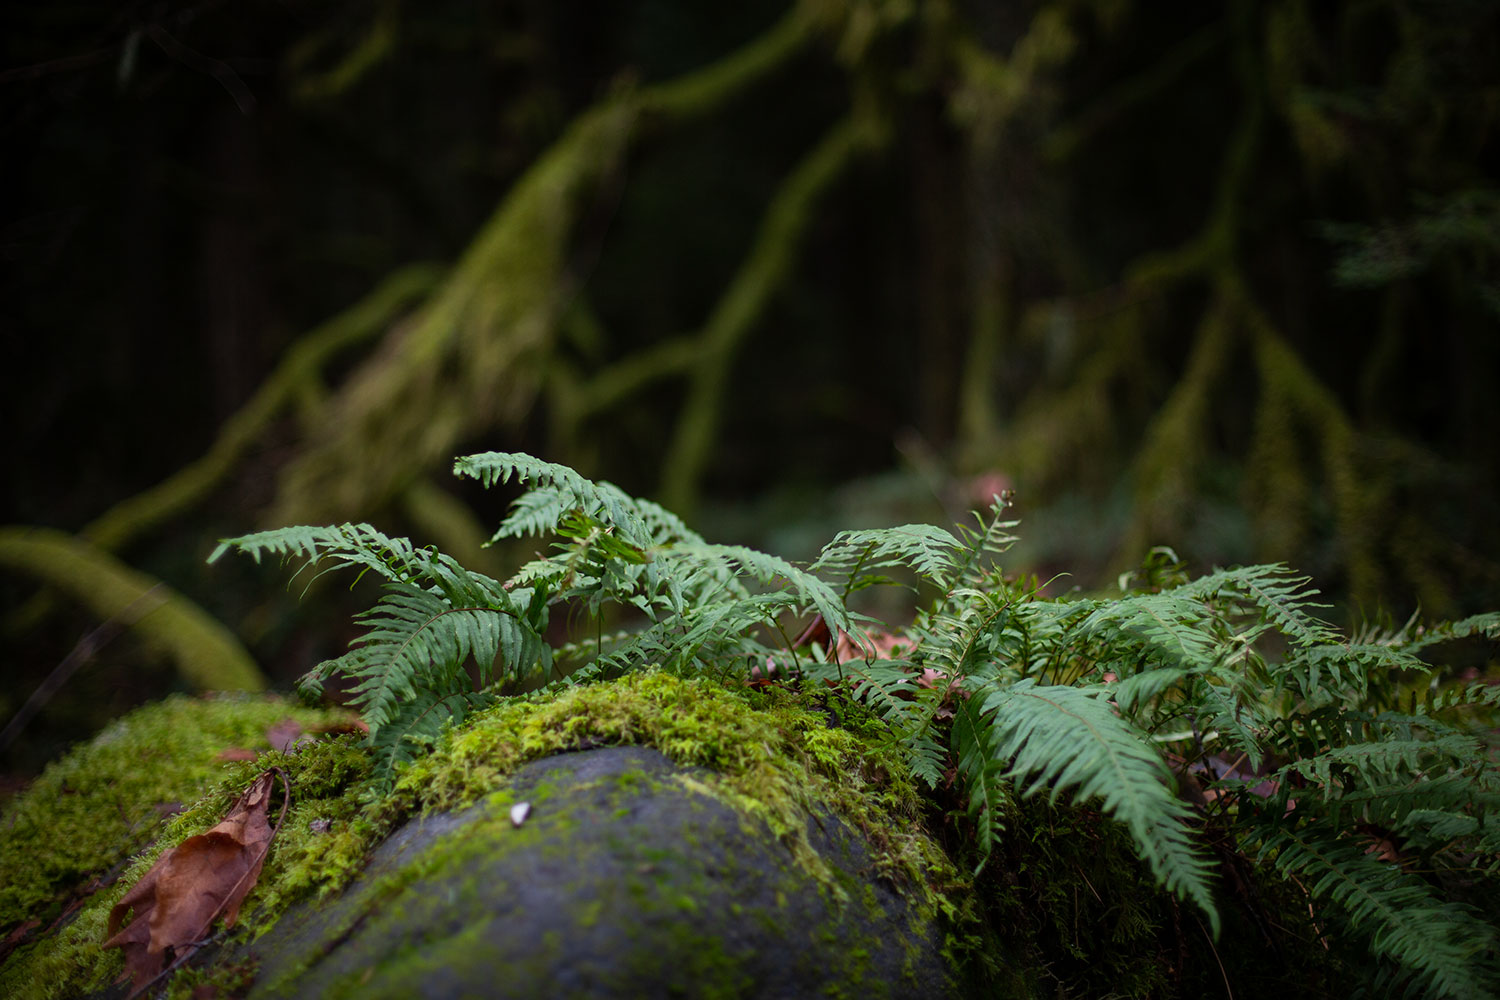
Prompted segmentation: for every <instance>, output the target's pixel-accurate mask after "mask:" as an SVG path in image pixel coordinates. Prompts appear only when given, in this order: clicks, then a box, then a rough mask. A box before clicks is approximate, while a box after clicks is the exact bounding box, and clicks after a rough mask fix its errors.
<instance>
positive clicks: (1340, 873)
mask: <svg viewBox="0 0 1500 1000" xmlns="http://www.w3.org/2000/svg"><path fill="white" fill-rule="evenodd" d="M1260 856H1261V857H1262V858H1267V857H1269V858H1271V859H1272V861H1273V862H1274V864H1275V866H1276V868H1277V869H1278V870H1279V871H1281V872H1282V873H1283V874H1286V875H1294V876H1300V877H1301V879H1302V880H1303V881H1304V882H1305V883H1306V884H1307V885H1308V889H1309V891H1310V892H1311V893H1312V894H1313V895H1314V896H1315V897H1320V898H1323V899H1327V900H1328V901H1330V902H1331V903H1333V904H1334V905H1335V906H1336V907H1337V909H1338V911H1339V912H1340V913H1341V914H1342V915H1343V916H1344V918H1345V920H1346V922H1347V923H1348V924H1349V926H1350V927H1351V928H1352V929H1353V930H1354V931H1355V932H1356V933H1357V934H1359V935H1360V936H1362V937H1364V938H1365V939H1366V940H1367V941H1368V947H1369V949H1370V951H1371V952H1372V953H1374V954H1376V955H1381V956H1387V957H1389V958H1390V959H1392V960H1394V961H1395V962H1397V963H1398V964H1399V965H1401V966H1402V967H1403V968H1404V969H1406V970H1408V971H1409V972H1410V973H1411V974H1412V975H1413V976H1415V977H1417V978H1418V979H1419V980H1420V982H1421V984H1422V986H1423V987H1424V988H1425V989H1424V992H1425V993H1426V995H1428V996H1433V997H1455V998H1471V1000H1481V998H1493V997H1495V995H1496V994H1495V991H1494V985H1495V983H1496V982H1500V968H1497V963H1496V955H1497V954H1500V941H1497V939H1496V934H1495V931H1494V929H1493V928H1492V927H1490V926H1488V925H1486V924H1485V923H1484V922H1483V920H1482V918H1480V917H1479V916H1478V915H1477V914H1476V913H1475V912H1474V911H1473V910H1471V909H1470V908H1469V907H1467V906H1464V905H1462V904H1460V903H1454V902H1445V901H1443V900H1441V899H1439V898H1437V897H1436V896H1435V895H1434V894H1433V891H1432V890H1431V888H1429V887H1428V886H1427V884H1426V883H1425V882H1423V881H1421V880H1420V879H1418V878H1416V877H1414V876H1412V875H1409V874H1407V873H1406V872H1404V871H1402V870H1401V868H1400V867H1399V866H1396V865H1390V864H1385V863H1383V862H1381V861H1379V860H1377V859H1376V858H1375V857H1374V856H1373V855H1370V854H1367V853H1366V852H1365V850H1364V848H1363V845H1360V844H1357V843H1351V842H1350V841H1349V839H1348V838H1341V837H1339V836H1338V834H1337V832H1336V831H1335V830H1333V829H1329V828H1327V827H1323V828H1319V829H1316V830H1308V829H1298V828H1294V827H1290V826H1288V825H1286V824H1285V823H1284V822H1280V823H1276V824H1275V825H1272V826H1270V827H1269V828H1268V832H1267V836H1266V839H1265V841H1264V843H1263V845H1262V847H1261V850H1260Z"/></svg>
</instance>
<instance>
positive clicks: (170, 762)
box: [0, 697, 334, 929]
mask: <svg viewBox="0 0 1500 1000" xmlns="http://www.w3.org/2000/svg"><path fill="white" fill-rule="evenodd" d="M285 718H292V719H295V720H297V721H298V722H299V723H300V724H302V725H303V726H304V727H308V728H311V727H315V726H318V725H326V724H327V723H329V722H331V721H332V720H333V718H334V716H333V715H331V714H330V713H328V712H321V711H315V710H311V709H306V708H301V707H295V706H293V705H291V704H289V703H287V702H285V701H282V700H281V699H277V698H214V699H192V698H185V697H174V698H168V699H167V700H166V701H163V702H161V703H159V704H156V705H151V706H148V707H146V708H143V709H141V710H139V711H137V712H134V713H132V714H130V715H128V716H126V717H124V718H122V719H120V720H118V721H116V722H115V723H114V724H112V725H111V726H109V727H108V728H107V729H105V730H104V731H103V732H101V733H100V734H99V735H98V736H97V737H96V738H95V739H94V740H93V741H92V742H90V743H88V744H85V745H83V746H80V747H78V748H77V749H75V750H74V751H73V752H71V753H70V754H68V755H67V756H66V757H64V758H63V759H61V760H59V761H57V762H56V763H54V764H52V765H51V766H49V767H48V768H47V770H46V771H45V772H44V773H43V774H42V776H41V777H39V778H38V779H37V780H36V782H35V783H33V784H32V785H31V787H30V788H29V789H27V790H26V792H24V793H23V794H22V795H20V796H18V797H17V798H16V799H15V800H13V801H12V802H11V803H9V805H8V806H7V807H6V809H5V811H4V814H3V818H0V929H8V928H11V927H13V926H15V925H16V924H19V923H21V922H22V921H24V920H28V919H35V920H42V921H44V922H45V921H50V920H51V919H52V918H53V917H55V916H56V914H57V912H58V910H59V909H60V908H61V906H62V905H63V904H64V903H65V902H66V901H67V894H68V891H69V890H71V889H74V888H76V887H79V886H80V885H81V884H82V883H85V882H86V881H87V880H89V879H91V878H94V877H96V876H99V875H103V874H104V873H105V872H107V871H108V870H109V869H110V868H112V867H114V866H116V865H117V864H119V863H120V862H121V861H123V860H124V859H125V858H127V857H129V856H130V854H131V853H132V852H134V851H137V850H139V849H140V848H141V847H143V846H144V845H145V844H147V843H148V842H150V841H151V840H152V839H154V838H155V837H156V836H157V835H158V833H159V832H160V829H161V827H162V825H163V823H164V821H165V820H166V818H167V817H168V816H169V815H170V814H171V813H172V812H174V811H176V810H177V809H178V808H180V805H181V804H182V803H190V802H192V801H193V800H195V799H197V798H198V797H199V796H200V795H202V794H203V793H204V791H205V790H206V789H207V788H208V787H209V786H210V785H212V784H213V783H214V782H215V781H216V780H217V779H219V778H221V777H222V776H223V775H224V773H225V767H226V765H225V764H224V763H223V762H221V761H220V760H219V759H218V756H219V754H220V753H221V752H222V751H224V750H226V749H229V748H231V747H240V748H245V749H251V750H255V749H265V748H266V747H268V746H269V745H270V744H269V742H268V740H267V738H266V735H265V732H266V730H267V729H268V728H270V727H271V726H272V725H275V724H276V723H277V722H279V721H281V720H282V719H285Z"/></svg>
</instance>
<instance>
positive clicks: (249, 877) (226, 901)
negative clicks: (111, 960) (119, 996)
mask: <svg viewBox="0 0 1500 1000" xmlns="http://www.w3.org/2000/svg"><path fill="white" fill-rule="evenodd" d="M278 773H279V772H277V771H265V772H262V773H261V774H260V775H259V776H257V777H256V779H255V781H254V782H252V783H251V785H250V787H249V788H247V789H246V790H245V793H244V794H243V795H241V796H240V797H239V799H238V800H236V802H235V803H234V805H233V806H232V807H231V808H230V810H229V812H228V814H226V815H225V817H224V819H223V820H222V821H220V823H219V824H218V825H217V826H215V827H214V828H213V829H211V830H209V831H208V832H207V833H201V834H198V835H197V836H194V837H189V838H188V839H186V840H184V841H183V842H182V843H181V844H178V845H177V846H176V847H174V848H172V849H171V850H170V851H167V852H166V853H164V854H163V855H162V856H161V857H160V858H158V859H157V861H156V864H154V865H152V866H151V870H150V871H148V872H147V873H146V874H145V875H143V876H142V877H141V880H140V881H139V882H137V883H136V884H135V885H134V886H132V887H131V889H130V891H129V892H127V893H126V894H125V895H124V897H123V898H121V900H120V901H119V902H118V903H116V904H115V906H114V909H112V910H110V913H109V927H108V930H107V931H106V933H107V934H108V935H109V938H108V940H106V941H105V942H104V947H106V948H119V949H121V950H122V951H123V952H124V953H125V971H126V973H127V974H128V975H129V976H130V979H131V996H136V995H138V994H139V993H140V992H141V991H142V990H143V989H144V988H145V987H146V986H147V985H148V984H150V983H151V982H152V981H153V980H154V979H156V977H157V976H159V975H160V974H161V973H162V972H163V971H165V970H166V969H167V968H168V962H169V961H170V962H172V963H174V964H176V963H179V962H181V961H182V960H184V959H185V958H186V957H187V956H188V955H189V954H191V953H192V952H193V950H194V949H195V948H197V946H198V945H199V944H200V943H201V942H202V940H203V939H204V938H205V937H206V936H207V934H208V930H209V927H210V926H212V924H213V922H214V921H215V920H216V919H218V918H219V917H220V916H223V918H224V926H226V927H231V926H233V925H234V920H235V917H236V916H238V915H239V910H240V904H241V903H242V902H243V901H244V899H245V895H246V894H247V893H248V892H249V891H250V890H251V888H253V887H254V885H255V881H256V879H257V878H259V877H260V869H261V865H262V864H264V863H265V860H266V852H267V851H268V850H270V847H271V840H272V838H273V837H274V836H275V835H276V831H275V830H273V829H272V828H271V824H270V820H269V818H268V815H267V814H268V809H269V806H270V802H271V786H272V784H273V783H274V781H275V779H276V775H277V774H278ZM282 785H283V788H286V787H287V786H286V776H285V775H282ZM289 798H290V791H289V790H288V793H287V799H289ZM287 805H288V801H283V802H282V806H281V819H284V818H285V817H286V809H287ZM281 819H278V820H277V821H276V829H280V827H281ZM127 914H133V918H132V919H131V921H130V923H129V924H126V925H125V926H124V928H123V929H122V928H121V924H123V923H124V921H125V917H126V915H127ZM122 978H123V977H122Z"/></svg>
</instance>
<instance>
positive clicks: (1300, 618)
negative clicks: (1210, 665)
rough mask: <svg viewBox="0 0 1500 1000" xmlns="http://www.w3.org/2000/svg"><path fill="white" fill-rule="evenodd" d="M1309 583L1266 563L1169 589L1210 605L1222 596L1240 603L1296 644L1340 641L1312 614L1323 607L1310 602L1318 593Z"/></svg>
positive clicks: (1218, 571) (1214, 574)
mask: <svg viewBox="0 0 1500 1000" xmlns="http://www.w3.org/2000/svg"><path fill="white" fill-rule="evenodd" d="M1309 582H1310V578H1309V577H1305V576H1296V575H1295V574H1293V572H1292V571H1291V570H1290V569H1288V568H1287V567H1286V566H1284V565H1282V564H1281V563H1266V564H1262V565H1258V566H1241V567H1237V568H1235V569H1221V570H1216V571H1214V572H1213V573H1210V574H1208V575H1207V576H1204V577H1199V578H1198V579H1197V580H1194V581H1192V582H1191V583H1186V584H1183V585H1182V586H1180V587H1175V588H1173V590H1172V593H1176V594H1179V595H1181V596H1183V597H1195V598H1198V599H1200V600H1204V601H1210V602H1212V601H1222V600H1223V599H1225V598H1226V597H1233V598H1239V599H1241V600H1244V601H1246V602H1248V604H1249V605H1250V606H1251V607H1252V608H1254V609H1256V610H1257V611H1258V612H1259V613H1260V615H1261V616H1262V617H1263V618H1264V619H1265V620H1266V621H1267V622H1268V623H1270V624H1272V625H1274V626H1275V627H1276V628H1277V629H1278V630H1279V631H1280V632H1281V633H1282V634H1283V635H1285V636H1287V637H1288V638H1289V639H1291V640H1292V641H1293V642H1294V643H1297V644H1298V645H1303V646H1314V645H1318V644H1320V643H1336V642H1339V641H1341V637H1340V636H1339V634H1338V633H1337V632H1336V631H1334V629H1333V628H1332V627H1331V626H1330V625H1329V624H1328V623H1327V622H1325V621H1323V620H1322V619H1320V618H1318V617H1317V616H1316V615H1314V614H1312V611H1313V610H1314V609H1318V608H1325V607H1327V605H1326V604H1317V603H1314V602H1313V600H1312V599H1313V598H1314V597H1316V596H1317V595H1318V592H1317V591H1316V590H1311V589H1309V588H1308V586H1307V585H1308V583H1309Z"/></svg>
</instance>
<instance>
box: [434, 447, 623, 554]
mask: <svg viewBox="0 0 1500 1000" xmlns="http://www.w3.org/2000/svg"><path fill="white" fill-rule="evenodd" d="M453 472H454V474H455V475H459V476H468V477H470V478H471V479H477V480H479V482H480V484H481V485H483V486H484V487H485V488H486V489H488V488H489V487H491V486H494V485H495V484H496V483H506V482H509V481H510V480H511V479H515V480H516V481H517V482H519V483H529V484H531V485H532V487H533V489H534V490H536V489H540V490H542V491H544V497H543V499H539V500H538V501H537V502H536V506H535V507H533V508H528V509H527V517H526V518H524V519H523V525H524V529H525V530H524V531H523V530H519V529H520V528H521V527H522V524H518V525H517V526H516V530H512V529H511V528H508V527H506V526H504V525H502V527H501V529H500V530H499V531H498V532H496V533H495V536H494V538H493V539H492V541H493V540H498V539H500V538H506V537H509V536H510V535H511V534H531V533H541V532H545V531H547V530H550V528H552V527H555V521H554V523H553V524H552V525H545V518H546V516H547V515H548V514H549V513H556V514H558V515H560V514H561V513H562V512H563V511H564V510H569V509H572V508H574V507H582V508H583V509H584V510H585V511H586V512H587V513H589V514H592V515H594V516H597V517H600V518H601V519H602V520H604V521H605V522H607V523H608V524H610V525H611V526H613V527H614V528H615V529H616V530H618V531H619V532H620V535H621V537H622V538H623V539H624V540H625V541H628V542H630V543H631V544H633V545H638V546H641V547H649V546H650V545H651V544H652V537H651V532H650V530H649V529H647V527H646V524H645V522H644V520H643V519H642V518H641V515H640V513H639V511H638V510H637V509H636V505H635V502H634V501H633V500H631V498H630V497H628V496H627V495H626V494H625V493H624V492H623V491H621V490H620V489H619V487H616V486H613V485H611V484H610V483H596V482H594V481H592V480H589V479H585V478H584V477H583V476H580V475H579V474H578V473H577V472H574V471H573V470H572V469H570V468H568V467H567V466H566V465H558V464H556V463H554V462H544V461H542V460H541V459H539V458H533V457H532V456H530V455H526V454H522V453H520V452H500V451H490V452H484V453H482V454H478V455H465V456H463V457H461V458H457V459H455V460H454V462H453ZM549 488H550V492H548V490H549ZM559 503H561V504H562V505H563V506H562V507H561V508H559V507H558V504H559ZM507 524H509V521H507ZM544 525H545V526H544Z"/></svg>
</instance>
